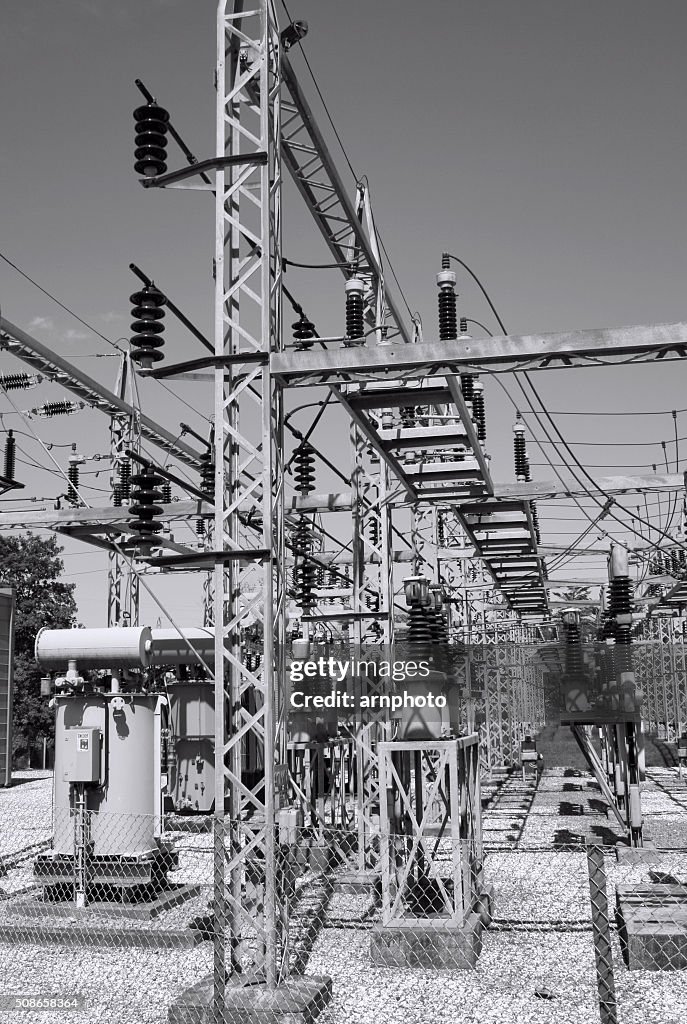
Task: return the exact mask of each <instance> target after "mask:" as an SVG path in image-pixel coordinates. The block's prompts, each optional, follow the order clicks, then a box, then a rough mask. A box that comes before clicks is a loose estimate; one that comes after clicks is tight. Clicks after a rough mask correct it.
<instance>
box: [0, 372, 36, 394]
mask: <svg viewBox="0 0 687 1024" xmlns="http://www.w3.org/2000/svg"><path fill="white" fill-rule="evenodd" d="M0 383H1V384H2V386H3V388H4V389H5V391H17V390H19V389H21V388H29V387H31V384H32V380H31V378H30V377H29V375H28V373H3V374H2V375H0Z"/></svg>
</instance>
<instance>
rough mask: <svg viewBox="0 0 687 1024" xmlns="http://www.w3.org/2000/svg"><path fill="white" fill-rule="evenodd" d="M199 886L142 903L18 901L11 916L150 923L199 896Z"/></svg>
mask: <svg viewBox="0 0 687 1024" xmlns="http://www.w3.org/2000/svg"><path fill="white" fill-rule="evenodd" d="M200 892H201V887H200V886H199V885H180V886H179V887H178V888H177V889H173V890H170V891H168V892H163V893H160V895H159V896H158V897H156V898H155V899H153V900H149V901H147V902H145V903H143V902H142V903H112V902H93V903H91V904H90V905H89V906H87V907H83V908H77V907H75V906H74V904H73V903H66V902H65V903H48V902H45V903H43V902H41V901H40V900H21V901H20V902H17V903H14V904H13V905H12V913H13V914H16V915H18V916H20V917H51V918H56V917H57V918H64V917H70V918H75V919H76V920H77V921H91V922H97V920H98V918H99V917H122V918H127V919H130V920H136V921H152V920H153V919H154V918H156V917H159V916H160V914H163V913H164V912H165V911H166V910H171V909H172V907H178V906H179V905H180V904H182V903H185V902H186V900H191V899H194V898H195V897H196V896H199V895H200Z"/></svg>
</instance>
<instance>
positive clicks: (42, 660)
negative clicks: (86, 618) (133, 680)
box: [35, 626, 151, 671]
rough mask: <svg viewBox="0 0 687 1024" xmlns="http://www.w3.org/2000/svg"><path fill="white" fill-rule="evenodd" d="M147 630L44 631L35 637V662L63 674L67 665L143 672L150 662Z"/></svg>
mask: <svg viewBox="0 0 687 1024" xmlns="http://www.w3.org/2000/svg"><path fill="white" fill-rule="evenodd" d="M150 639H151V631H150V628H149V627H148V626H126V627H123V628H121V629H120V628H117V629H48V627H47V626H44V627H43V629H40V630H39V631H38V635H37V636H36V648H35V654H36V661H37V662H38V664H39V665H40V666H41V668H44V669H48V670H50V669H53V670H54V669H57V670H62V671H64V670H65V669H66V667H67V665H68V663H69V662H70V661H76V663H77V665H78V666H79V669H84V668H145V667H146V666H147V665H148V663H149V660H150V656H149V654H148V648H149V645H150Z"/></svg>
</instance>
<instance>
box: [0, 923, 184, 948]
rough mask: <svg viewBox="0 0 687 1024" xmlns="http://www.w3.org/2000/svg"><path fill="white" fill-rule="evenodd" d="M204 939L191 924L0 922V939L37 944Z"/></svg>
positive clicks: (167, 944) (158, 944)
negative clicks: (136, 925) (127, 925)
mask: <svg viewBox="0 0 687 1024" xmlns="http://www.w3.org/2000/svg"><path fill="white" fill-rule="evenodd" d="M202 941H203V936H202V934H201V933H200V932H199V931H196V930H192V929H191V928H177V929H171V928H169V929H163V928H117V927H110V928H107V927H102V926H96V925H93V924H86V925H83V924H66V923H65V924H48V923H41V924H40V925H37V924H36V922H35V920H34V921H31V922H30V923H28V922H23V923H22V924H5V923H3V924H0V942H30V943H32V944H33V945H36V946H49V945H54V944H55V943H57V945H60V946H93V947H94V948H95V947H97V946H113V947H123V948H125V949H126V948H128V947H130V946H137V947H141V948H143V949H193V947H194V946H197V945H198V944H199V943H200V942H202Z"/></svg>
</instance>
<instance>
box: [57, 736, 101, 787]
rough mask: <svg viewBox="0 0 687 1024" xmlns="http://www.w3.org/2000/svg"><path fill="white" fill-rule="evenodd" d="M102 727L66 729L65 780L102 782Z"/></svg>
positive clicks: (91, 782)
mask: <svg viewBox="0 0 687 1024" xmlns="http://www.w3.org/2000/svg"><path fill="white" fill-rule="evenodd" d="M101 736H102V734H101V732H100V729H96V728H93V727H88V728H78V727H77V728H71V729H65V731H64V741H65V751H64V754H65V757H64V770H63V774H62V778H63V780H64V781H65V782H81V783H90V784H91V785H93V784H94V783H95V784H96V785H98V784H99V783H100V741H101Z"/></svg>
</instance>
